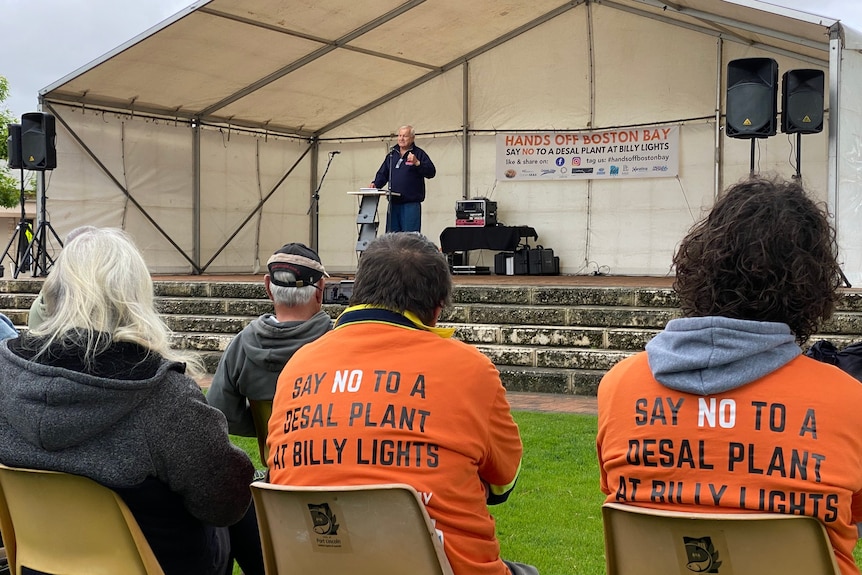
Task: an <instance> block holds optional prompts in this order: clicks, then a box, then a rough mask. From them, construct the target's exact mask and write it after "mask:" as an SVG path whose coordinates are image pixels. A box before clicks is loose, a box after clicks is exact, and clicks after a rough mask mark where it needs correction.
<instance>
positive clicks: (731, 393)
mask: <svg viewBox="0 0 862 575" xmlns="http://www.w3.org/2000/svg"><path fill="white" fill-rule="evenodd" d="M837 252H838V250H837V244H836V241H835V231H834V229H833V227H832V226H831V224H830V222H829V219H828V217H827V214H826V213H825V211H824V210H823V209H822V208H821V207H820V206H818V204H816V203H815V202H814V201H812V200H811V199H810V198H809V197H808V196H807V194H806V192H805V190H804V189H803V187H802V186H801V185H800V184H799V183H797V182H794V181H783V180H778V179H765V178H752V179H750V180H747V181H744V182H741V183H739V184H736V185H734V186H732V187H731V188H730V189H729V190H727V192H726V193H725V194H724V195H723V196H722V197H721V198H720V199H719V200H718V201H717V202H716V204H715V206H714V207H713V209H712V210H711V212H710V214H709V215H708V216H707V217H706V218H705V219H704V220H703V221H701V222H699V223H698V224H696V225H695V226H694V227H693V228H692V229H691V231H690V232H689V233H688V235H687V236H686V237H685V238H684V239H683V241H682V243H681V244H680V246H679V249H678V250H677V252H676V254H675V256H674V258H673V262H674V265H675V267H676V281H675V283H674V289H675V290H676V292H677V294H678V296H679V299H680V306H681V308H682V310H683V315H684V317H682V318H679V319H674V320H671V321H670V322H668V324H667V326H666V327H665V329H664V330H663V331H662V332H661V333H659V334H658V335H656V336H655V337H654V338H653V339H652V340H651V341H650V342H649V343H648V344H647V346H646V351H645V352H643V353H640V354H637V355H635V356H634V357H630V358H627V359H625V360H623V361H621V362H620V363H618V364H617V365H616V366H614V368H613V369H611V370H610V371H609V372H608V373H607V375H606V376H605V377H604V378H603V379H602V382H601V384H600V385H599V390H598V411H599V432H598V436H597V440H596V441H597V450H598V457H599V463H600V469H601V489H602V491H603V492H604V493H605V494H607V501H609V502H618V503H630V504H634V505H639V506H646V507H655V508H664V509H671V508H675V509H683V510H687V511H694V512H704V513H708V512H721V511H724V512H731V511H739V510H747V511H759V512H772V513H786V514H796V515H809V516H812V517H817V518H818V519H820V520H821V521H822V522H823V523H824V525H825V526H826V530H827V532H828V533H829V537H830V539H831V541H832V546H833V549H834V550H835V556H836V559H837V561H838V564H839V566H840V568H841V572H842V574H843V575H850V574H856V575H858V573H859V571H858V569H857V567H856V565H855V563H854V560H853V548H854V546H855V544H856V536H857V531H856V526H855V523H858V522H859V521H860V520H862V419H860V418H859V417H858V414H859V412H860V411H862V385H859V382H858V381H856V380H855V379H854V378H852V377H851V376H849V375H848V374H846V373H844V372H842V371H841V370H840V369H838V368H836V367H835V366H832V365H827V364H824V363H821V362H818V361H816V360H814V359H812V358H809V357H806V356H804V355H802V349H801V348H800V345H801V344H803V343H804V342H805V341H806V340H807V339H808V338H809V336H811V335H812V334H814V333H816V332H817V330H818V328H819V326H820V325H821V323H822V322H823V321H825V320H827V319H828V318H829V317H830V316H831V314H832V311H833V309H834V306H835V302H836V298H837V290H838V287H839V286H840V283H841V280H842V274H841V269H840V267H839V264H838V259H837Z"/></svg>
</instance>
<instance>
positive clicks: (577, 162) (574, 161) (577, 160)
mask: <svg viewBox="0 0 862 575" xmlns="http://www.w3.org/2000/svg"><path fill="white" fill-rule="evenodd" d="M572 165H573V166H580V165H581V157H580V156H575V157H574V158H572Z"/></svg>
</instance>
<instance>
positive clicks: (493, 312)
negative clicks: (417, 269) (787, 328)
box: [0, 278, 862, 395]
mask: <svg viewBox="0 0 862 575" xmlns="http://www.w3.org/2000/svg"><path fill="white" fill-rule="evenodd" d="M41 287H42V280H36V279H26V278H24V279H18V280H5V281H3V280H0V311H2V312H3V313H5V314H6V315H7V316H9V318H10V319H12V321H13V322H14V323H15V324H16V325H17V326H19V327H26V324H27V312H28V310H29V307H30V305H31V303H32V301H33V299H34V298H35V296H36V294H37V293H38V291H39V290H40V289H41ZM155 294H156V306H157V309H158V310H159V312H160V314H161V315H162V317H163V319H164V321H165V322H166V324H167V325H168V327H170V328H171V330H172V331H173V332H174V333H173V335H172V340H171V341H172V345H173V346H174V347H176V348H180V349H185V350H189V351H191V352H193V353H195V354H198V355H199V356H200V357H201V359H202V361H203V362H204V365H205V366H206V367H207V369H208V371H209V372H210V373H212V372H214V371H215V368H216V366H217V365H218V360H219V358H220V357H221V354H222V352H223V351H224V350H225V348H226V347H227V345H228V344H229V343H230V341H231V340H232V339H233V337H234V336H235V335H236V334H237V333H238V332H239V331H240V330H242V328H243V327H245V325H247V324H248V322H250V321H251V320H252V319H253V318H255V317H257V316H259V315H261V314H263V313H269V312H272V302H271V301H270V300H269V299H268V298H267V297H266V293H265V290H264V287H263V282H262V281H249V282H245V281H242V282H202V281H156V282H155ZM453 302H454V303H453V305H452V306H450V307H448V308H447V309H445V310H444V311H443V315H442V316H441V325H443V326H448V327H454V328H455V330H456V331H455V337H457V338H458V339H460V340H462V341H465V342H467V343H469V344H471V345H474V346H476V348H477V349H479V350H480V351H481V352H482V353H484V354H485V355H487V356H488V357H489V358H490V359H491V361H493V362H494V363H495V364H496V365H497V367H498V369H499V370H500V374H501V378H502V380H503V382H504V384H505V385H506V387H507V388H508V389H510V390H513V391H529V392H551V393H566V394H581V395H594V394H595V392H596V389H597V386H598V383H599V381H600V380H601V377H602V376H603V375H604V373H605V372H606V371H607V370H608V369H609V368H610V367H612V366H613V365H614V364H616V363H617V362H618V361H619V360H620V359H622V358H624V357H627V356H629V355H632V354H634V353H637V352H638V351H640V350H642V349H644V346H645V345H646V343H647V342H648V341H649V340H650V339H651V338H652V337H654V336H655V334H656V333H658V332H659V331H660V330H661V329H662V328H663V327H664V326H665V325H667V322H668V321H670V320H671V319H674V318H676V317H680V315H681V312H680V310H679V308H678V300H677V298H676V295H675V294H674V292H673V291H672V290H671V289H668V288H633V287H583V286H580V287H568V286H564V287H561V286H556V287H548V286H543V287H537V286H480V285H460V286H456V287H455V291H454V297H453ZM344 308H345V306H344V305H339V304H325V305H324V307H323V309H324V310H325V311H326V313H327V314H328V315H329V316H330V317H331V318H333V319H335V318H336V317H338V315H339V314H340V313H341V312H342V311H343V310H344ZM837 310H838V311H837V312H836V313H835V315H834V316H833V318H832V320H831V321H830V322H828V323H827V324H826V325H824V326H823V328H822V330H821V333H820V334H817V335H815V336H814V337H812V339H811V341H812V342H813V341H816V340H818V339H826V340H828V341H831V342H832V343H834V344H835V345H836V347H838V348H843V347H845V346H847V345H849V344H850V343H855V342H857V341H860V340H862V293H857V292H843V294H842V297H841V299H840V300H839V302H838V303H837Z"/></svg>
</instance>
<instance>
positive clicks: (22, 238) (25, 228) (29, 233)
mask: <svg viewBox="0 0 862 575" xmlns="http://www.w3.org/2000/svg"><path fill="white" fill-rule="evenodd" d="M18 167H21V166H20V165H19V166H18ZM20 201H21V219H20V220H18V225H17V226H15V232H14V233H13V234H12V237H11V238H9V243H8V244H6V249H5V250H3V257H2V258H0V276H2V275H3V269H2V263H3V260H5V259H6V258H7V257H8V258H9V259H10V260H12V264H13V266H12V277H13V278H14V279H18V274H19V273H21V271H22V270H23V271H29V269H30V265H31V263H32V262H31V257H30V255H31V252H30V243H31V242H32V239H33V237H34V236H33V227H32V226H31V224H30V220H28V219H27V212H26V210H25V207H24V168H23V167H22V168H21V199H20ZM16 240H17V241H18V244H17V247H16V248H15V251H14V252H11V251H10V250H11V249H12V246H13V245H14V244H15V241H16Z"/></svg>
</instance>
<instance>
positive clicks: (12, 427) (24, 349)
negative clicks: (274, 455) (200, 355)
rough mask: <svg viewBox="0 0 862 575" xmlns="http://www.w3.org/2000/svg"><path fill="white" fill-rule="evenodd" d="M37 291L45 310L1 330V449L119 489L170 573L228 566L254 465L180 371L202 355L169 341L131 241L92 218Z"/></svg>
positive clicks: (7, 457) (11, 457)
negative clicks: (8, 333)
mask: <svg viewBox="0 0 862 575" xmlns="http://www.w3.org/2000/svg"><path fill="white" fill-rule="evenodd" d="M43 293H44V299H45V305H46V309H47V312H48V313H47V315H46V317H45V320H44V322H43V323H42V324H41V325H39V326H38V327H36V328H34V329H32V330H31V331H30V332H29V333H27V334H24V335H22V336H20V337H16V338H12V339H6V340H3V341H0V462H2V463H3V464H5V465H8V466H11V467H24V468H34V469H47V470H54V471H62V472H65V473H71V474H75V475H82V476H84V477H89V478H90V479H93V480H95V481H96V482H98V483H100V484H102V485H105V486H107V487H109V488H111V489H113V490H114V491H116V492H117V493H118V494H119V495H120V497H122V499H123V500H124V501H125V502H126V504H127V505H128V506H129V508H130V509H131V511H132V514H133V515H134V517H135V519H136V520H137V522H138V523H139V525H140V527H141V530H142V531H143V533H144V535H145V537H146V538H147V541H148V542H149V544H150V546H151V547H152V549H153V552H154V553H155V555H156V558H157V559H158V561H159V563H160V564H161V566H162V569H163V570H164V572H165V573H166V574H174V575H192V574H199V575H223V574H225V573H230V572H231V569H232V567H233V561H232V559H231V558H232V555H233V554H236V553H237V552H238V549H231V541H232V539H231V533H230V531H229V529H228V526H233V525H234V524H240V523H242V524H244V525H248V523H246V518H247V517H248V516H249V515H250V516H251V517H252V519H251V521H252V522H253V521H254V519H253V517H254V514H253V513H251V511H252V510H253V507H251V505H250V503H251V493H250V491H249V483H250V482H251V480H252V475H253V473H254V467H253V465H252V463H251V461H250V460H249V457H248V455H246V454H245V452H244V451H242V450H241V449H239V448H237V447H235V446H233V445H232V444H231V442H230V438H229V437H228V433H227V424H226V422H225V419H224V416H223V415H222V414H221V413H220V412H219V411H218V410H217V409H214V408H212V407H210V406H209V405H207V403H206V400H205V399H204V396H203V394H202V393H201V390H200V388H199V387H198V385H197V383H195V381H194V380H193V379H192V378H191V377H190V376H195V375H200V374H202V373H203V369H202V367H201V365H200V363H199V362H198V361H197V360H196V359H195V358H194V357H192V356H189V355H186V354H184V353H182V352H180V351H177V350H174V349H172V348H171V346H170V340H169V330H168V328H167V327H166V326H165V324H164V323H163V322H162V320H161V318H160V317H159V315H158V313H157V312H156V310H155V307H154V302H153V299H154V298H153V283H152V278H151V277H150V274H149V271H148V269H147V265H146V263H145V262H144V259H143V257H142V255H141V253H140V252H139V251H138V249H137V248H136V247H135V246H134V244H133V243H132V241H131V239H130V238H129V236H128V235H126V233H125V232H123V231H121V230H118V229H96V228H94V229H91V230H88V231H86V232H84V233H81V234H80V235H78V236H76V237H75V238H74V239H73V240H72V241H70V242H69V243H68V244H67V245H66V246H65V247H64V248H63V250H62V252H61V253H60V255H59V256H58V257H57V260H56V262H55V264H54V267H53V269H52V271H51V273H50V275H49V276H48V278H47V279H46V280H45V284H44V286H43ZM252 525H253V523H252ZM84 527H86V526H84ZM233 529H235V527H232V528H231V530H233ZM255 532H256V531H255ZM253 534H254V533H253ZM257 545H258V547H257V549H256V550H255V549H253V548H252V549H251V550H250V551H249V554H250V555H251V556H252V557H253V556H254V554H255V553H256V555H257V558H256V561H255V563H254V564H255V565H261V566H262V558H261V556H260V547H259V545H260V541H259V539H258V540H257ZM239 560H240V566H241V567H242V568H243V570H244V572H245V573H246V574H247V575H250V574H251V573H263V569H262V568H259V569H253V568H252V569H249V568H247V567H246V565H244V564H243V562H242V560H241V559H239Z"/></svg>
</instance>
